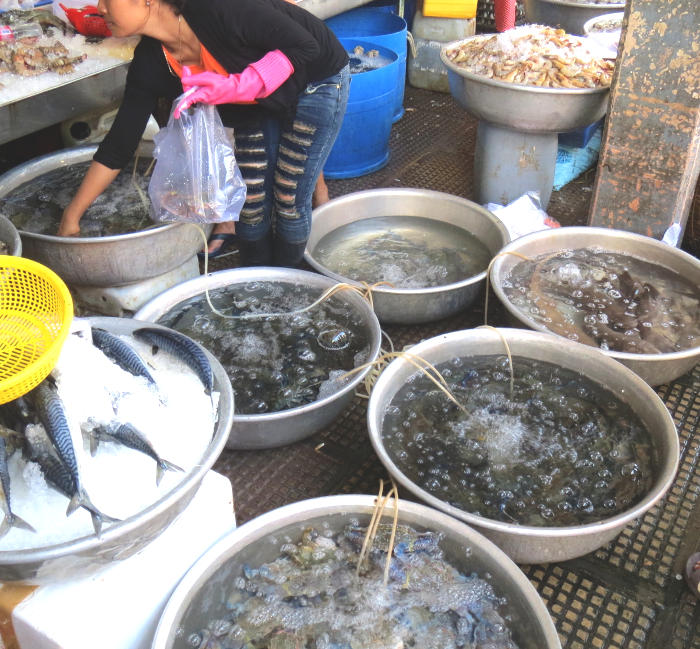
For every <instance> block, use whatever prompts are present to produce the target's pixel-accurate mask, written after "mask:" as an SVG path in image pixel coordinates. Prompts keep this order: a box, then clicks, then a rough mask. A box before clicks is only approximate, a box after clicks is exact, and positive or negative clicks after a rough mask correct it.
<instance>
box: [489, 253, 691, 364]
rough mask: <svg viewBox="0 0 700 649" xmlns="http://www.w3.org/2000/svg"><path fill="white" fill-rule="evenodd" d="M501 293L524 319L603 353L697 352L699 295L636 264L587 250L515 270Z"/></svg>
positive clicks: (666, 273) (663, 272) (674, 276)
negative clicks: (601, 350)
mask: <svg viewBox="0 0 700 649" xmlns="http://www.w3.org/2000/svg"><path fill="white" fill-rule="evenodd" d="M502 288H503V291H504V293H505V294H506V296H507V297H508V300H510V302H511V303H512V304H513V306H514V307H515V308H517V309H518V310H519V311H520V312H521V313H523V314H524V315H526V316H527V317H530V318H531V319H533V320H534V321H535V322H537V323H538V324H540V325H542V326H544V327H546V328H547V329H549V330H550V331H552V332H554V333H557V334H559V335H561V336H565V337H566V338H568V339H569V340H574V341H576V342H582V343H585V344H588V345H591V346H594V347H600V349H603V350H605V351H619V352H628V353H633V354H660V353H670V352H677V351H682V350H686V349H691V348H693V347H696V346H697V345H698V344H700V287H698V286H697V285H695V284H693V282H691V281H689V280H687V279H685V278H684V277H682V276H681V275H679V274H678V273H676V272H674V271H671V270H669V269H667V268H664V267H663V266H659V265H657V264H651V263H649V262H647V261H643V260H641V259H634V258H632V257H629V256H626V255H622V254H618V253H612V252H604V251H599V250H598V251H597V250H590V249H577V250H565V251H562V252H560V253H556V254H549V255H540V256H538V257H535V258H534V259H532V260H530V261H521V262H518V263H517V264H516V265H515V266H514V268H513V269H512V271H511V273H510V274H509V276H508V277H506V278H505V280H504V282H503V284H502Z"/></svg>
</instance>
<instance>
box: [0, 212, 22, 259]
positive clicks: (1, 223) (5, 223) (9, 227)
mask: <svg viewBox="0 0 700 649" xmlns="http://www.w3.org/2000/svg"><path fill="white" fill-rule="evenodd" d="M0 241H2V242H3V243H4V244H5V245H6V246H7V252H5V253H4V254H6V255H14V256H15V257H21V256H22V239H21V238H20V236H19V232H18V231H17V228H16V227H15V226H14V225H13V224H12V221H10V219H8V218H5V217H4V216H0ZM0 254H2V253H0Z"/></svg>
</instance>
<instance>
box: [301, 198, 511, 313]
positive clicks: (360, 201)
mask: <svg viewBox="0 0 700 649" xmlns="http://www.w3.org/2000/svg"><path fill="white" fill-rule="evenodd" d="M397 215H400V216H407V217H409V216H421V217H423V218H427V219H434V220H436V221H442V222H444V223H450V224H452V225H455V226H457V227H460V228H463V229H464V230H466V231H468V232H469V233H471V234H472V235H474V236H475V237H476V238H477V239H479V241H480V242H481V243H482V244H484V245H485V246H486V247H487V248H488V250H489V252H490V253H491V255H495V254H496V253H497V252H498V251H499V250H500V249H501V248H502V247H503V246H504V245H505V244H506V243H508V241H510V237H509V235H508V230H506V228H505V226H504V225H503V224H502V223H501V221H500V220H499V219H498V218H496V217H495V216H494V215H493V214H492V213H491V212H489V211H488V210H485V209H484V208H483V207H481V206H480V205H477V204H476V203H473V202H472V201H468V200H466V199H465V198H460V197H459V196H453V195H452V194H445V193H443V192H436V191H431V190H429V189H389V188H387V189H370V190H366V191H361V192H355V193H352V194H346V195H345V196H341V197H340V198H335V199H333V200H331V201H329V202H328V203H325V204H324V205H322V206H321V207H319V208H317V209H315V210H314V212H313V220H312V225H311V236H310V237H309V240H308V242H307V244H306V251H305V253H304V259H306V261H307V263H308V264H309V265H310V266H312V267H313V268H315V269H316V270H317V271H318V272H320V273H323V274H324V275H327V276H328V277H332V278H333V279H335V280H336V281H338V282H347V283H348V284H353V285H354V286H362V285H361V283H360V282H358V281H356V280H355V279H353V278H351V277H343V276H342V275H339V274H338V273H335V272H334V271H332V270H330V269H329V268H326V267H325V266H323V265H322V264H320V263H319V262H318V261H317V260H316V259H315V258H314V251H315V249H316V247H317V246H318V243H319V241H320V240H321V239H322V238H323V237H324V236H325V235H326V234H328V233H330V232H332V231H333V230H336V229H337V228H339V227H341V226H343V225H347V224H349V223H354V222H356V221H360V220H362V219H369V218H376V217H382V216H397ZM485 278H486V270H484V271H483V272H481V273H478V274H477V275H474V276H472V277H466V278H465V279H463V280H462V281H459V282H455V283H453V284H447V285H445V286H435V287H432V288H419V289H401V288H388V287H386V286H378V287H377V288H374V289H373V290H372V296H373V299H374V309H375V312H376V314H377V317H378V318H379V320H380V322H382V323H398V324H417V323H422V322H433V321H435V320H440V319H441V318H446V317H447V316H449V315H453V314H454V313H457V312H458V311H461V310H462V309H464V308H466V307H467V306H469V305H470V304H471V303H472V301H473V300H474V298H475V297H476V296H477V294H478V293H479V291H480V290H481V288H482V287H483V285H484V281H485Z"/></svg>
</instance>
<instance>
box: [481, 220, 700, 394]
mask: <svg viewBox="0 0 700 649" xmlns="http://www.w3.org/2000/svg"><path fill="white" fill-rule="evenodd" d="M573 248H598V249H602V250H605V251H609V252H615V253H620V254H622V255H628V256H629V257H633V258H636V259H643V260H645V261H647V262H649V263H651V264H657V265H659V266H664V267H665V268H668V269H670V270H672V271H675V272H676V273H678V274H679V275H680V276H681V277H684V278H686V279H687V280H689V281H691V282H693V283H694V284H696V285H700V261H698V259H697V258H696V257H693V256H692V255H689V254H688V253H686V252H683V251H682V250H678V249H677V248H674V247H673V246H669V245H667V244H665V243H661V242H660V241H657V240H656V239H652V238H651V237H646V236H644V235H641V234H635V233H633V232H625V231H623V230H613V229H608V228H593V227H567V228H557V229H555V230H543V231H541V232H535V233H533V234H529V235H527V236H524V237H521V238H520V239H516V240H515V241H513V242H512V243H510V244H509V245H508V246H506V247H505V248H504V249H503V250H502V252H504V253H507V252H516V253H518V254H521V255H525V256H526V257H537V256H538V255H545V254H551V253H556V252H561V251H562V250H566V249H573ZM519 261H521V258H519V257H517V256H515V255H508V254H503V255H502V256H500V257H498V259H496V261H494V263H493V265H492V266H491V275H490V280H491V286H492V287H493V290H494V293H495V294H496V295H497V296H498V299H499V300H500V301H501V302H502V303H503V305H504V306H505V307H506V309H507V310H508V313H509V315H510V316H511V318H512V319H513V321H514V322H517V323H518V326H522V325H525V326H526V327H530V328H531V329H535V330H536V331H543V332H548V333H551V332H549V330H548V329H547V328H546V327H544V326H543V325H541V324H539V323H537V322H535V321H534V320H532V319H531V318H529V317H528V316H527V315H526V314H524V313H522V312H521V311H520V310H519V309H516V308H515V307H514V306H513V304H512V303H511V302H510V300H509V299H508V297H507V296H506V294H505V292H504V291H503V288H502V285H503V280H504V279H505V278H506V277H507V276H508V275H509V273H510V272H511V271H512V269H513V267H514V266H515V265H516V264H517V263H518V262H519ZM602 353H604V354H605V355H606V356H609V357H610V358H614V359H615V360H617V361H620V363H623V364H624V365H626V366H627V367H629V368H630V369H631V370H633V371H634V372H636V373H637V374H638V375H639V376H641V377H642V378H643V379H644V380H645V381H646V382H647V383H649V384H650V385H661V384H663V383H668V382H669V381H673V380H674V379H677V378H678V377H679V376H682V375H683V374H685V373H686V372H688V371H690V370H691V369H692V368H693V367H695V364H696V363H698V361H700V345H698V346H696V347H692V348H690V349H686V350H683V351H679V352H669V353H667V354H630V353H626V352H616V351H604V352H602Z"/></svg>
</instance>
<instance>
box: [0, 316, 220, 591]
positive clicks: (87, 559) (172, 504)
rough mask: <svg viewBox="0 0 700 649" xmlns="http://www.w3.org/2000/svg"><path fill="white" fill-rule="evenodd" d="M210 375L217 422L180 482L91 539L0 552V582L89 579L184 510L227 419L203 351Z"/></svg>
mask: <svg viewBox="0 0 700 649" xmlns="http://www.w3.org/2000/svg"><path fill="white" fill-rule="evenodd" d="M89 320H90V323H91V325H94V326H97V327H101V328H103V329H106V330H108V331H111V332H112V333H115V334H120V335H122V334H128V333H130V332H131V331H133V330H134V329H137V328H138V327H141V326H143V324H144V323H142V322H138V321H136V320H131V319H127V318H105V317H93V318H89ZM207 355H208V357H209V362H210V363H211V365H212V370H213V372H214V390H215V391H216V392H218V393H219V394H220V397H219V403H218V413H217V417H218V419H217V422H216V427H215V429H214V433H213V436H212V439H211V443H210V444H209V446H208V447H207V449H206V451H205V453H204V455H203V456H202V457H201V459H200V460H199V462H197V463H196V464H195V465H194V466H193V468H192V469H191V470H190V471H189V472H188V473H186V474H184V475H183V478H182V481H181V482H180V483H179V484H178V485H177V486H176V487H175V488H174V489H173V490H172V491H170V492H169V493H167V494H166V495H165V496H163V497H162V498H161V499H160V500H158V501H156V502H155V503H153V504H152V505H151V506H150V507H148V508H147V509H144V510H143V511H141V512H139V513H138V514H136V515H134V516H132V517H131V518H127V519H125V520H123V521H119V522H117V523H114V524H112V525H111V526H109V527H107V528H105V529H103V531H102V535H101V537H100V538H98V537H97V536H95V535H94V534H93V535H91V536H86V537H82V538H79V539H74V540H72V541H66V542H64V543H59V544H57V545H53V546H50V547H44V548H34V549H29V550H13V551H4V552H3V551H0V581H3V582H24V583H29V584H45V583H49V582H59V581H63V580H65V579H70V578H74V577H77V576H83V575H87V574H90V573H91V572H93V571H95V570H97V569H99V568H100V567H102V566H104V565H106V564H108V563H111V562H112V561H120V560H122V559H126V558H128V557H130V556H132V555H133V554H135V553H136V552H138V551H139V550H141V549H142V548H144V547H145V546H146V545H148V544H149V543H150V542H151V541H152V540H153V539H155V538H156V537H157V536H158V535H159V534H160V533H161V532H162V531H163V530H164V529H165V528H166V527H168V525H170V523H172V522H173V521H174V520H175V519H176V518H177V517H178V515H179V514H180V513H181V512H182V511H183V510H184V509H185V507H187V505H188V504H189V502H190V501H191V500H192V498H193V497H194V495H195V493H196V492H197V489H198V488H199V485H200V483H201V482H202V479H203V478H204V475H205V474H206V473H207V471H209V469H210V468H211V467H212V465H213V464H214V462H215V461H216V459H217V458H218V457H219V455H220V454H221V451H223V450H224V446H225V444H226V439H227V438H228V433H229V429H230V428H231V422H232V420H233V391H232V389H231V382H230V381H229V379H228V376H226V373H225V372H224V369H223V368H222V367H221V365H220V364H219V362H218V361H217V360H216V359H215V358H214V357H213V356H211V355H210V354H209V353H208V352H207Z"/></svg>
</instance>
